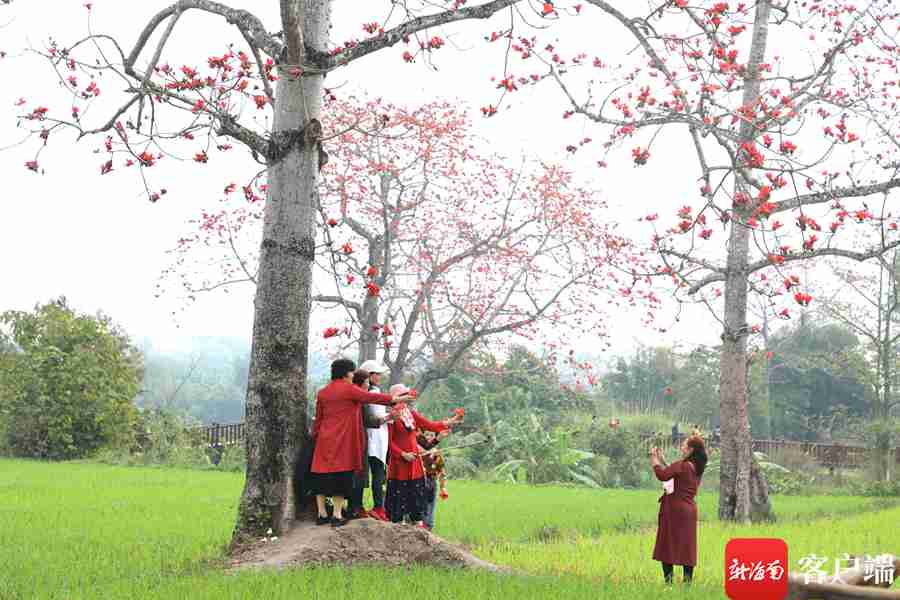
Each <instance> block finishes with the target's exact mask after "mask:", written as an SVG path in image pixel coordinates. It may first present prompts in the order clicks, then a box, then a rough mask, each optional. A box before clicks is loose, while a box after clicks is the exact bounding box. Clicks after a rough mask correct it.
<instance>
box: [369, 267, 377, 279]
mask: <svg viewBox="0 0 900 600" xmlns="http://www.w3.org/2000/svg"><path fill="white" fill-rule="evenodd" d="M376 275H378V269H376V268H375V267H373V266H372V265H369V268H368V269H366V277H369V278H371V277H375V276H376Z"/></svg>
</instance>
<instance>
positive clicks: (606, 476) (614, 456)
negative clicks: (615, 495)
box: [591, 425, 650, 487]
mask: <svg viewBox="0 0 900 600" xmlns="http://www.w3.org/2000/svg"><path fill="white" fill-rule="evenodd" d="M591 450H592V451H593V453H594V454H596V455H597V456H598V457H604V459H605V460H599V461H597V462H596V463H595V464H596V468H598V469H600V470H601V472H602V473H603V485H604V487H640V486H641V485H646V484H649V483H650V475H649V471H648V468H649V467H648V464H649V462H648V458H647V456H646V455H645V453H644V452H643V451H642V450H641V445H640V436H639V435H638V434H637V433H636V432H634V431H627V430H625V429H622V428H616V429H612V428H610V427H608V426H606V425H600V426H596V427H594V428H592V429H591Z"/></svg>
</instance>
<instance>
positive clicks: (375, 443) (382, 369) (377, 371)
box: [359, 360, 390, 521]
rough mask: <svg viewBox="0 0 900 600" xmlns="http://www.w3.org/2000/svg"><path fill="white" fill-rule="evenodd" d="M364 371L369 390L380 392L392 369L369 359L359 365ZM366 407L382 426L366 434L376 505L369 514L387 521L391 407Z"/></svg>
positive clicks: (368, 405) (371, 429)
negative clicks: (384, 379)
mask: <svg viewBox="0 0 900 600" xmlns="http://www.w3.org/2000/svg"><path fill="white" fill-rule="evenodd" d="M359 368H360V369H361V370H363V371H368V373H369V391H370V392H379V391H380V389H379V387H378V386H379V384H380V383H381V376H382V375H385V374H387V373H388V371H389V370H390V369H388V368H387V366H385V365H384V364H382V363H380V362H378V361H377V360H367V361H365V362H364V363H363V364H361V365H360V366H359ZM364 409H365V410H366V411H368V415H367V416H369V417H370V420H374V419H378V420H380V421H381V426H380V427H378V428H368V429H366V435H367V436H368V438H369V440H368V441H369V469H370V470H371V474H372V477H371V481H372V499H373V500H374V502H375V506H374V507H373V508H372V510H370V511H369V516H371V517H374V518H376V519H379V520H381V521H387V520H388V517H387V514H386V513H385V511H384V485H385V481H386V479H387V452H388V426H387V421H388V418H389V412H390V408H389V407H386V406H379V405H375V404H366V405H365V406H364Z"/></svg>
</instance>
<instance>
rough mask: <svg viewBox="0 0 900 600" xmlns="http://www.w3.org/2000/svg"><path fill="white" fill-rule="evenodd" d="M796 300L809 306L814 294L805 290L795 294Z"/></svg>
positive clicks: (802, 304) (801, 304)
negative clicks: (806, 292) (811, 294)
mask: <svg viewBox="0 0 900 600" xmlns="http://www.w3.org/2000/svg"><path fill="white" fill-rule="evenodd" d="M794 300H795V301H796V302H797V304H799V305H800V306H809V303H810V302H812V296H810V295H809V294H804V293H803V292H797V293H796V294H794Z"/></svg>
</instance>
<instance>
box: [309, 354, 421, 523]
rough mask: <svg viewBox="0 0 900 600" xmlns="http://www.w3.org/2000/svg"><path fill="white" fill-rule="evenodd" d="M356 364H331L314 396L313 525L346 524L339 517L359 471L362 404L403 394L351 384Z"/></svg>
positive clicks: (399, 399) (341, 361) (391, 400)
mask: <svg viewBox="0 0 900 600" xmlns="http://www.w3.org/2000/svg"><path fill="white" fill-rule="evenodd" d="M355 369H356V364H355V363H354V362H353V361H352V360H349V359H346V358H342V359H338V360H336V361H334V362H333V363H331V383H329V384H328V385H326V386H325V387H323V388H322V389H321V390H319V392H318V393H317V394H316V420H315V424H314V426H313V436H314V437H315V450H314V451H313V459H312V466H311V467H310V472H311V479H312V481H311V482H310V483H311V485H310V486H309V487H310V488H311V490H312V491H313V492H314V493H315V494H316V508H317V509H318V519H317V520H316V524H317V525H324V524H326V523H328V522H329V521H330V522H331V524H332V526H334V527H341V526H343V525H346V524H347V519H345V518H344V516H343V507H344V499H345V498H348V497H349V496H350V495H351V493H352V491H353V480H354V473H360V472H361V471H362V470H363V460H362V458H363V440H364V439H365V432H364V431H363V417H362V406H363V404H368V403H373V404H385V405H387V404H396V403H401V404H402V402H403V400H405V399H406V398H405V396H404V393H401V392H399V391H398V392H396V393H394V394H391V395H388V394H379V393H373V392H367V391H365V390H362V389H360V388H358V387H356V386H355V385H353V382H352V381H353V371H354V370H355ZM328 496H330V497H332V499H333V501H334V514H333V517H332V519H329V518H328V512H327V510H326V507H325V498H326V497H328Z"/></svg>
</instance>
